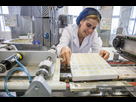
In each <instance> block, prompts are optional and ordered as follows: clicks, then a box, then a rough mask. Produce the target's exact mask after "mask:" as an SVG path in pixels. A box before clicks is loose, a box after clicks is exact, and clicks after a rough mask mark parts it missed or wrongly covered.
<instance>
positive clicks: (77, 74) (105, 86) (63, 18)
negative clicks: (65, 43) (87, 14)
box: [0, 6, 136, 97]
mask: <svg viewBox="0 0 136 102" xmlns="http://www.w3.org/2000/svg"><path fill="white" fill-rule="evenodd" d="M62 7H63V6H17V7H14V6H13V7H12V6H10V7H9V8H10V12H9V14H0V15H1V16H3V17H4V20H5V25H7V26H9V27H10V28H11V36H12V39H10V40H4V41H2V42H1V43H2V44H0V92H6V93H7V95H8V96H10V97H14V95H12V93H11V92H15V93H16V96H21V97H54V96H55V97H58V96H59V97H68V96H70V97H86V96H87V97H114V96H115V97H118V96H119V97H120V96H122V97H130V96H131V97H136V92H135V91H136V87H135V86H136V66H135V63H136V51H135V49H136V47H135V41H136V36H131V35H125V34H122V33H118V34H116V37H115V38H114V39H113V41H112V44H111V45H112V46H113V47H108V49H110V50H111V52H110V51H109V52H110V56H111V57H110V58H109V59H107V60H104V59H103V58H102V57H101V56H100V55H99V54H98V53H91V50H90V52H89V53H72V55H71V58H70V66H68V65H67V64H66V63H65V62H63V59H62V58H59V57H58V55H57V52H58V50H57V44H58V43H59V38H60V37H61V34H60V33H62V31H63V29H64V28H65V27H66V26H68V23H69V22H71V21H72V19H73V18H72V17H73V16H72V15H60V9H61V8H62ZM17 8H18V10H17ZM105 12H106V13H107V15H108V14H109V15H110V14H111V11H110V10H108V12H107V11H106V9H101V14H102V15H103V17H102V20H101V22H102V23H100V26H98V27H97V32H99V33H101V34H102V33H103V32H104V34H105V35H106V37H107V38H106V40H107V39H109V36H108V34H109V32H110V30H111V17H107V15H106V16H105ZM68 17H70V19H69V21H68ZM60 28H61V30H62V31H61V30H60ZM105 35H104V36H105ZM101 38H103V37H101ZM99 39H100V38H99ZM61 40H62V39H61ZM106 40H105V39H104V41H103V44H107V43H106ZM75 41H76V40H75ZM108 42H109V41H108ZM85 43H86V42H85ZM77 45H78V44H77ZM80 46H82V45H80ZM88 46H89V44H88ZM103 49H104V47H103ZM113 50H114V51H113ZM107 51H108V50H107Z"/></svg>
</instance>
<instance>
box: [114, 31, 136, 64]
mask: <svg viewBox="0 0 136 102" xmlns="http://www.w3.org/2000/svg"><path fill="white" fill-rule="evenodd" d="M127 40H129V41H136V37H132V36H129V35H123V34H121V35H117V36H116V37H115V38H114V40H113V42H112V44H113V47H114V48H115V49H116V50H117V51H118V53H119V54H120V55H121V56H122V57H124V58H126V59H128V60H129V61H132V62H134V63H136V54H135V53H132V52H129V51H127V49H124V46H125V45H127V44H128V43H127ZM129 45H130V44H129ZM130 46H131V45H130ZM130 48H131V47H130ZM132 48H133V47H132ZM132 50H133V49H132Z"/></svg>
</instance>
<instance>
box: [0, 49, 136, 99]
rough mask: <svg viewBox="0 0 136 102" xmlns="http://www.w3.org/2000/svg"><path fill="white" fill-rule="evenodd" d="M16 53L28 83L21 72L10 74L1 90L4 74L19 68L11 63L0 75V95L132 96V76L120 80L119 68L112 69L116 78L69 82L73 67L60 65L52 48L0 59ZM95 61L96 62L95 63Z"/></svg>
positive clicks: (133, 83)
mask: <svg viewBox="0 0 136 102" xmlns="http://www.w3.org/2000/svg"><path fill="white" fill-rule="evenodd" d="M16 53H20V54H21V55H22V57H23V59H22V60H20V62H21V63H22V64H23V65H24V66H25V68H26V69H27V70H28V72H29V73H30V76H31V78H32V81H29V80H28V78H27V74H26V73H25V72H23V71H21V70H20V71H14V73H12V74H11V75H10V77H9V78H8V79H7V87H6V88H5V86H4V84H5V81H4V79H5V78H6V76H7V75H9V74H8V73H9V72H10V71H11V70H13V69H15V67H19V64H15V65H14V66H13V67H12V68H11V69H9V70H6V71H5V72H3V73H1V74H0V91H1V92H3V91H5V89H8V91H10V92H16V93H17V96H20V95H24V96H25V97H50V96H55V97H56V96H64V97H66V96H72V97H73V96H74V97H75V96H78V97H79V96H80V97H85V96H87V97H88V96H89V97H106V96H116V97H117V96H126V97H128V96H135V76H132V77H129V78H122V76H121V74H120V73H119V70H120V71H121V70H122V71H124V70H123V69H119V68H118V70H116V71H117V73H118V75H119V76H118V77H117V78H116V79H112V78H111V79H110V78H109V79H100V80H98V79H95V80H92V79H90V80H79V81H73V75H72V73H71V70H75V69H71V67H72V66H73V65H72V66H71V67H68V66H66V65H65V63H64V62H61V59H60V58H57V55H56V49H55V47H53V48H51V49H50V50H48V51H0V56H1V57H0V60H1V61H2V60H4V59H7V58H9V57H10V56H12V55H16ZM86 55H87V54H82V55H81V56H82V57H84V56H86ZM75 56H76V54H75ZM79 57H80V56H79ZM86 57H88V56H86ZM10 58H11V59H10V60H11V61H15V60H13V59H14V58H13V57H10ZM72 59H73V58H72ZM82 59H83V60H85V59H86V58H82ZM78 60H79V59H78V56H77V61H78ZM94 60H97V59H94ZM73 61H76V60H73ZM96 62H97V63H98V61H96ZM102 62H103V60H102ZM71 63H74V62H71ZM90 63H91V64H90V65H93V62H90ZM104 63H107V62H104ZM1 64H2V63H1ZM84 65H85V66H88V64H84ZM98 65H100V63H98ZM101 65H102V63H101ZM101 65H100V67H101V68H102V66H103V65H102V66H101ZM80 66H81V67H82V66H83V65H82V64H79V67H80ZM108 66H109V65H108ZM73 67H74V66H73ZM111 67H112V66H111ZM133 67H134V65H133ZM92 68H93V66H92V67H90V68H88V70H91V69H92ZM94 68H95V66H94ZM107 68H110V67H107ZM98 69H99V68H98ZM130 69H132V68H130ZM76 70H77V69H76ZM76 70H75V71H76ZM81 70H82V71H85V70H86V69H84V67H83V68H82V69H81ZM96 70H97V68H96ZM128 70H129V67H128ZM132 70H133V73H136V71H135V70H134V69H132ZM109 71H110V69H109ZM98 73H99V72H98ZM123 73H124V72H123ZM75 74H76V73H75ZM83 74H85V73H83ZM133 75H134V74H133Z"/></svg>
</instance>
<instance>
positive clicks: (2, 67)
mask: <svg viewBox="0 0 136 102" xmlns="http://www.w3.org/2000/svg"><path fill="white" fill-rule="evenodd" d="M15 57H17V58H18V61H21V60H22V59H23V56H22V54H21V53H15V54H13V55H11V56H9V57H8V58H6V59H4V60H2V61H1V64H0V73H4V72H5V71H6V70H9V69H11V68H12V67H13V66H14V65H16V64H17V62H16V61H15Z"/></svg>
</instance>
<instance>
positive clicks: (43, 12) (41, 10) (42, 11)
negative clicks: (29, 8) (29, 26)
mask: <svg viewBox="0 0 136 102" xmlns="http://www.w3.org/2000/svg"><path fill="white" fill-rule="evenodd" d="M37 9H38V11H39V13H40V15H41V17H49V6H37Z"/></svg>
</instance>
